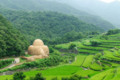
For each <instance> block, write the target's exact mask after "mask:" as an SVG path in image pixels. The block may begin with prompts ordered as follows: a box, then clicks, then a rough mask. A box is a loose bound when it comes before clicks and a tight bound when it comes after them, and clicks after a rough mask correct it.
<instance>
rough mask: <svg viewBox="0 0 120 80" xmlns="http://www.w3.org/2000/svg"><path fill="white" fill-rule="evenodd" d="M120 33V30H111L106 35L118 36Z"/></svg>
mask: <svg viewBox="0 0 120 80" xmlns="http://www.w3.org/2000/svg"><path fill="white" fill-rule="evenodd" d="M118 33H120V29H113V30H109V31H108V32H107V33H106V35H112V34H118Z"/></svg>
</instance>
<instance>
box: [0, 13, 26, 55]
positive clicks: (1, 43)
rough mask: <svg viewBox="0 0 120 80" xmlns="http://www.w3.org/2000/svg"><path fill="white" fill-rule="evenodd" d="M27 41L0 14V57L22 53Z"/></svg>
mask: <svg viewBox="0 0 120 80" xmlns="http://www.w3.org/2000/svg"><path fill="white" fill-rule="evenodd" d="M27 45H28V41H26V39H25V38H24V37H23V35H22V34H21V33H20V32H18V31H17V30H16V29H14V28H13V27H12V25H11V24H10V23H9V22H8V21H7V20H6V19H5V18H4V17H3V16H1V15H0V57H5V56H19V55H22V54H24V50H25V49H26V47H27Z"/></svg>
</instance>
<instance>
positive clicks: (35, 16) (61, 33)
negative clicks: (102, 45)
mask: <svg viewBox="0 0 120 80" xmlns="http://www.w3.org/2000/svg"><path fill="white" fill-rule="evenodd" d="M0 13H2V14H3V15H4V16H5V17H6V18H7V19H8V20H9V21H10V22H12V23H13V25H14V27H15V28H16V29H18V30H19V31H20V32H21V33H23V34H24V35H25V36H26V37H27V39H28V40H30V41H33V40H34V39H36V38H40V39H43V40H45V41H46V42H49V43H50V41H52V42H51V43H55V42H54V40H56V39H57V43H62V42H65V41H66V42H69V41H71V40H73V39H74V40H76V39H80V38H82V37H83V36H84V35H82V33H87V32H91V31H98V32H103V31H104V30H103V29H101V28H99V27H97V26H95V25H93V24H88V23H85V22H83V21H80V20H79V19H77V18H76V17H74V16H68V15H64V14H61V13H57V12H25V11H11V10H6V11H3V12H2V11H0ZM81 32H82V33H81ZM71 36H73V37H71ZM60 38H62V40H61V39H60ZM63 38H64V40H63ZM65 38H66V39H65ZM70 38H71V39H70Z"/></svg>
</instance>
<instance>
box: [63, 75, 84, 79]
mask: <svg viewBox="0 0 120 80" xmlns="http://www.w3.org/2000/svg"><path fill="white" fill-rule="evenodd" d="M81 79H82V77H80V76H78V75H73V76H71V77H70V78H62V80H81Z"/></svg>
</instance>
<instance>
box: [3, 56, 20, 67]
mask: <svg viewBox="0 0 120 80" xmlns="http://www.w3.org/2000/svg"><path fill="white" fill-rule="evenodd" d="M19 62H20V58H15V60H14V62H13V63H12V64H11V65H9V66H7V67H5V68H3V69H7V68H12V67H14V66H16V64H18V63H19Z"/></svg>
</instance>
